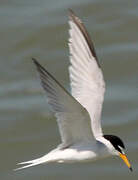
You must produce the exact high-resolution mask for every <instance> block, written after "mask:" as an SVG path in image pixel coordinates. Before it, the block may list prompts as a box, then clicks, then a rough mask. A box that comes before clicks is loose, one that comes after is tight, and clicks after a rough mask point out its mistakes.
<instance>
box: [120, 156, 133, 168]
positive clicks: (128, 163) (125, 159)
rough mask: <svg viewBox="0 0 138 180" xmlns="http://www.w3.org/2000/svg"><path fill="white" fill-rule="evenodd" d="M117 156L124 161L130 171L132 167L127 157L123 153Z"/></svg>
mask: <svg viewBox="0 0 138 180" xmlns="http://www.w3.org/2000/svg"><path fill="white" fill-rule="evenodd" d="M119 156H120V158H121V159H123V161H124V162H125V164H126V165H127V166H128V168H129V169H130V171H132V167H131V165H130V162H129V161H128V159H127V157H126V155H125V154H122V153H119Z"/></svg>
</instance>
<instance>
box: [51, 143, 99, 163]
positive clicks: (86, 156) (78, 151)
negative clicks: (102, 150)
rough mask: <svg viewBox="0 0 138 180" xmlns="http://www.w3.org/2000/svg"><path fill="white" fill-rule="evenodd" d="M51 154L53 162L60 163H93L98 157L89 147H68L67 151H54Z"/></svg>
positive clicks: (94, 150)
mask: <svg viewBox="0 0 138 180" xmlns="http://www.w3.org/2000/svg"><path fill="white" fill-rule="evenodd" d="M53 153H54V154H53ZM53 153H52V154H51V155H52V157H54V159H53V161H56V162H60V163H61V162H66V163H72V162H80V161H83V162H84V161H93V160H96V159H97V158H98V157H99V155H98V153H97V152H96V149H95V148H93V147H89V146H79V147H70V148H67V149H63V150H62V149H61V150H57V151H54V152H53Z"/></svg>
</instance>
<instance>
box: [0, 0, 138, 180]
mask: <svg viewBox="0 0 138 180" xmlns="http://www.w3.org/2000/svg"><path fill="white" fill-rule="evenodd" d="M70 7H71V8H73V10H74V11H75V12H76V13H77V14H78V15H79V17H81V18H82V19H83V21H84V22H85V25H86V26H87V28H88V30H89V32H90V34H91V36H92V39H93V41H94V44H95V47H96V50H97V54H98V57H99V59H100V62H101V66H102V69H103V73H104V76H105V80H106V85H107V91H106V95H105V102H104V108H103V116H102V124H103V128H104V132H106V133H112V134H117V135H118V136H120V137H122V139H124V141H125V142H126V144H127V149H128V157H129V159H130V161H131V163H132V166H133V168H134V172H133V173H130V172H129V170H128V169H127V167H126V166H125V165H124V163H123V162H122V161H121V160H120V159H119V158H117V157H115V158H109V159H105V160H101V161H97V162H95V163H86V164H70V165H67V164H49V165H40V166H36V167H33V168H29V169H26V170H22V171H17V172H13V169H14V168H16V167H17V166H16V163H18V162H21V161H26V160H30V159H33V158H38V157H40V156H42V155H44V154H45V153H47V152H49V151H50V150H51V149H52V148H54V147H56V145H58V144H59V143H60V138H59V133H58V129H57V125H56V121H55V118H54V117H53V114H52V113H51V111H50V110H49V107H48V105H47V103H46V100H45V96H44V93H43V90H42V88H41V86H40V84H39V81H38V78H37V74H36V69H35V67H34V65H33V64H32V61H31V57H35V58H37V59H38V60H39V61H40V62H41V63H42V64H43V65H44V66H45V67H47V69H48V70H49V71H50V72H51V73H52V74H53V75H55V76H56V77H57V79H58V80H60V82H61V83H62V84H63V85H64V86H65V87H66V88H67V89H69V79H68V71H67V67H68V64H69V61H68V55H69V53H68V46H67V39H68V24H67V21H68V17H67V9H68V8H70ZM0 64H1V65H0V72H1V76H0V96H1V97H0V179H1V180H65V179H66V180H68V179H79V180H83V179H85V180H86V179H87V180H90V179H93V180H95V179H96V180H100V179H101V180H104V179H106V180H107V179H111V178H112V180H114V179H116V178H118V179H125V180H129V179H131V180H133V179H138V155H137V153H138V1H137V0H133V1H130V0H122V1H120V0H116V1H114V0H102V1H100V0H85V1H84V0H69V1H67V0H66V1H65V0H58V1H49V0H39V1H38V0H24V1H20V0H1V2H0Z"/></svg>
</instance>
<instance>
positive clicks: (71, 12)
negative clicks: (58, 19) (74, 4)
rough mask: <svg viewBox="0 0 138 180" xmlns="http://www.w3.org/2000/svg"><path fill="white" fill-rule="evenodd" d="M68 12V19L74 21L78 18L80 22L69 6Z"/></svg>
mask: <svg viewBox="0 0 138 180" xmlns="http://www.w3.org/2000/svg"><path fill="white" fill-rule="evenodd" d="M68 12H69V19H70V20H72V21H74V22H75V21H76V20H77V21H78V20H79V21H80V22H81V20H80V19H79V17H78V16H77V15H76V14H75V13H74V11H73V10H72V9H70V8H69V9H68Z"/></svg>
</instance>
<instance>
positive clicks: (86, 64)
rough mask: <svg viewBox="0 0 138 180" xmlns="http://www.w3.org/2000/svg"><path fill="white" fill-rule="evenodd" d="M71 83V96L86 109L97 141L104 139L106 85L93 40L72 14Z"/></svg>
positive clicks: (70, 40) (70, 23) (70, 18)
mask: <svg viewBox="0 0 138 180" xmlns="http://www.w3.org/2000/svg"><path fill="white" fill-rule="evenodd" d="M69 25H70V30H69V34H70V38H69V50H70V63H71V65H70V67H69V73H70V81H71V92H72V96H73V97H74V98H75V99H77V100H78V102H79V103H80V104H81V105H82V106H83V107H85V108H86V109H87V111H88V113H89V115H90V118H91V128H92V131H93V134H94V136H95V137H98V136H101V135H102V129H101V121H100V119H101V111H102V104H103V99H104V92H105V82H104V78H103V74H102V71H101V68H100V64H99V61H98V58H97V55H96V52H95V49H94V45H93V43H92V41H91V39H90V36H89V34H88V32H87V30H86V28H85V27H84V25H83V23H82V22H81V20H80V19H79V18H78V17H77V16H76V15H75V14H74V13H73V11H72V10H70V14H69Z"/></svg>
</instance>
